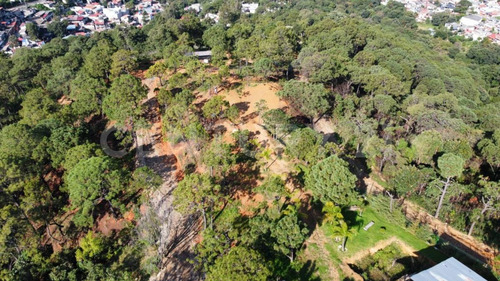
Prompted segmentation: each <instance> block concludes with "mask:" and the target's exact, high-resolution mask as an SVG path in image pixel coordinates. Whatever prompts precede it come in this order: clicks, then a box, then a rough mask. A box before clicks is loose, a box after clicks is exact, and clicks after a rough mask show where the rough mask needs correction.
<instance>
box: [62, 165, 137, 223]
mask: <svg viewBox="0 0 500 281" xmlns="http://www.w3.org/2000/svg"><path fill="white" fill-rule="evenodd" d="M127 177H128V175H127V173H125V172H124V171H123V170H121V169H120V168H119V167H118V165H117V164H116V163H115V162H114V161H113V160H112V159H111V158H109V157H105V156H103V157H92V158H89V159H86V160H82V161H80V162H78V164H76V165H75V166H74V167H73V169H71V170H70V171H69V173H68V175H67V177H66V188H67V190H68V193H69V199H70V201H71V205H72V206H73V207H74V208H78V212H77V214H76V215H75V217H74V219H73V220H74V222H75V224H76V225H77V226H91V225H92V224H93V222H94V218H93V214H92V213H93V210H94V208H95V206H96V205H97V204H99V203H100V202H101V201H103V200H105V201H107V202H108V203H109V204H110V205H111V208H112V209H113V210H115V207H120V206H119V201H118V199H119V198H120V197H122V196H123V195H124V194H122V190H123V186H124V184H125V182H126V179H127Z"/></svg>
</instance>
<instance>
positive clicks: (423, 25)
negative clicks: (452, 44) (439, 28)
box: [417, 22, 436, 30]
mask: <svg viewBox="0 0 500 281" xmlns="http://www.w3.org/2000/svg"><path fill="white" fill-rule="evenodd" d="M417 27H418V29H421V30H429V28H433V29H435V28H436V26H434V25H432V23H425V22H419V23H417Z"/></svg>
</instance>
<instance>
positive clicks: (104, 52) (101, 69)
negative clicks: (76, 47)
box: [83, 39, 115, 78]
mask: <svg viewBox="0 0 500 281" xmlns="http://www.w3.org/2000/svg"><path fill="white" fill-rule="evenodd" d="M114 51H115V50H114V47H113V46H112V45H111V44H110V43H109V42H108V41H106V40H104V39H102V40H100V41H99V42H97V45H95V46H94V47H92V49H90V51H89V52H88V54H87V55H86V56H85V59H84V63H83V69H85V71H86V72H87V73H88V74H89V75H90V76H91V77H94V78H109V70H110V68H111V57H112V55H113V53H114Z"/></svg>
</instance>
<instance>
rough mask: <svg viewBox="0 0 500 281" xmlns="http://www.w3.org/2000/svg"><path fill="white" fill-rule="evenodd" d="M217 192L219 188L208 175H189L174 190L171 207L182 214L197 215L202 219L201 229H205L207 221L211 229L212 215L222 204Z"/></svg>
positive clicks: (221, 198)
mask: <svg viewBox="0 0 500 281" xmlns="http://www.w3.org/2000/svg"><path fill="white" fill-rule="evenodd" d="M219 192H220V186H219V185H217V184H214V183H213V182H212V180H211V179H210V177H209V176H208V175H205V174H202V175H200V174H189V175H187V176H186V177H184V179H183V180H182V181H180V182H179V184H178V185H177V188H175V190H174V202H173V205H174V206H175V208H176V209H177V210H178V211H179V212H181V213H183V214H195V213H198V214H199V215H201V217H202V219H203V229H207V220H209V223H210V228H211V229H212V228H213V219H214V213H215V211H216V210H217V208H218V207H221V205H222V204H223V197H222V196H220V194H219Z"/></svg>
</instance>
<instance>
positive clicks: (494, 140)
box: [477, 130, 500, 172]
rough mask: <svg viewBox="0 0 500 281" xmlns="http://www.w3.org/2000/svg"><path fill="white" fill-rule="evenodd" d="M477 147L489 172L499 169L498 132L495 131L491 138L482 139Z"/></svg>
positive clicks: (499, 131) (499, 133)
mask: <svg viewBox="0 0 500 281" xmlns="http://www.w3.org/2000/svg"><path fill="white" fill-rule="evenodd" d="M477 147H478V148H479V150H480V151H481V154H482V156H483V157H484V159H485V160H486V162H487V163H488V164H489V165H490V167H491V170H492V171H493V172H495V170H496V169H498V168H499V167H500V130H495V131H494V132H493V135H492V136H491V138H484V139H482V140H481V141H480V142H479V143H478V144H477Z"/></svg>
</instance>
